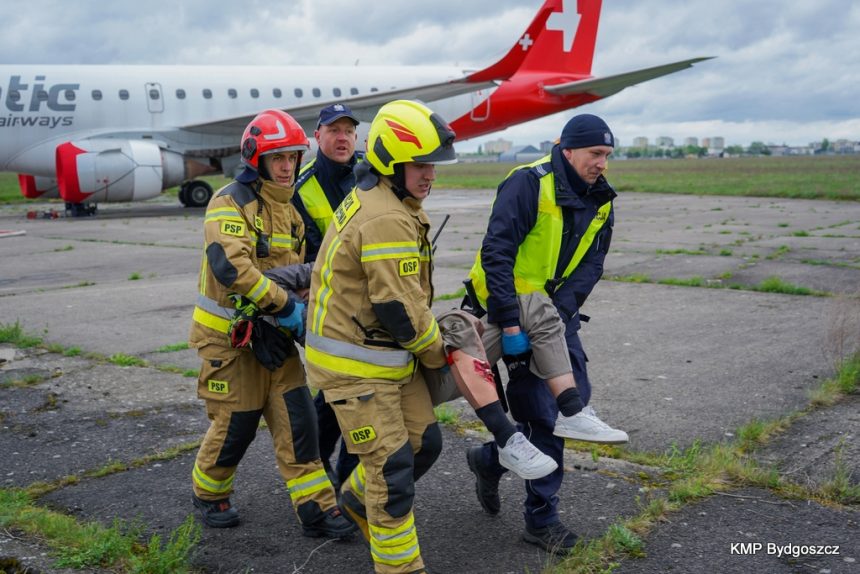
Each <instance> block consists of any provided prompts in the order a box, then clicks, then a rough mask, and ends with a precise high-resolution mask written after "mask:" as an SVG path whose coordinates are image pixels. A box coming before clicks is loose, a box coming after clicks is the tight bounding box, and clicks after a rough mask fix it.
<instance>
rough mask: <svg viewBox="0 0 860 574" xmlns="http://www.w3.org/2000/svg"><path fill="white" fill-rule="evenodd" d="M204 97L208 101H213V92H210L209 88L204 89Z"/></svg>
mask: <svg viewBox="0 0 860 574" xmlns="http://www.w3.org/2000/svg"><path fill="white" fill-rule="evenodd" d="M203 97H204V98H206V99H207V100H211V99H212V90H210V89H209V88H203Z"/></svg>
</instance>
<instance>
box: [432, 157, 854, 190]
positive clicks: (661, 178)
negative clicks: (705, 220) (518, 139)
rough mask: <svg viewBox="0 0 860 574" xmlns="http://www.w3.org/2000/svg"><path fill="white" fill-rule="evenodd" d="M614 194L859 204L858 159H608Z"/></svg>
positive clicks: (480, 170) (452, 170) (456, 171)
mask: <svg viewBox="0 0 860 574" xmlns="http://www.w3.org/2000/svg"><path fill="white" fill-rule="evenodd" d="M514 166H515V164H502V163H486V164H478V163H458V164H454V165H443V166H439V167H438V168H437V170H436V173H437V180H436V187H439V188H457V189H495V188H496V187H497V186H498V184H499V182H501V181H502V179H503V178H504V177H505V175H507V173H508V172H509V171H510V170H511V168H513V167H514ZM606 175H607V178H608V179H609V181H610V183H612V185H613V186H614V187H615V189H616V190H617V191H619V192H622V193H624V192H652V193H683V194H694V195H728V196H747V197H788V198H802V199H841V200H858V199H860V155H849V156H823V157H822V156H819V157H760V158H756V157H751V158H726V159H684V160H664V161H656V160H610V162H609V169H608V171H607V174H606Z"/></svg>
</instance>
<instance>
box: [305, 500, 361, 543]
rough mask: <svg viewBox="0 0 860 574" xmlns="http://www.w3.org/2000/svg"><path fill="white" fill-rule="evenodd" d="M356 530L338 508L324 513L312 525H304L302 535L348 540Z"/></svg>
mask: <svg viewBox="0 0 860 574" xmlns="http://www.w3.org/2000/svg"><path fill="white" fill-rule="evenodd" d="M356 529H357V527H356V525H355V524H353V523H352V522H350V521H349V520H347V519H346V517H345V516H344V515H343V513H342V512H341V511H340V508H338V507H337V506H335V507H334V508H332V509H331V510H329V511H328V512H326V513H324V514H323V515H322V517H321V518H319V519H318V520H316V521H314V522H312V523H310V524H302V534H303V535H305V536H307V537H309V538H319V537H320V536H325V537H326V538H348V537H350V536H352V533H353V532H355V531H356Z"/></svg>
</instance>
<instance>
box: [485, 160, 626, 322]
mask: <svg viewBox="0 0 860 574" xmlns="http://www.w3.org/2000/svg"><path fill="white" fill-rule="evenodd" d="M551 164H552V171H553V173H554V175H555V188H556V189H555V194H556V203H557V204H558V205H559V206H560V207H561V208H562V214H563V218H564V233H563V237H562V244H561V253H560V255H559V262H558V270H557V271H556V277H560V275H561V273H562V272H563V271H564V269H565V267H566V266H567V264H568V262H569V261H570V259H571V258H572V257H573V253H574V252H575V251H576V247H577V245H579V239H580V238H581V237H582V236H583V234H584V233H585V231H586V229H587V228H588V225H589V224H590V223H591V221H592V219H593V218H594V216H595V214H596V213H597V209H598V208H599V207H600V206H602V205H603V204H605V203H606V202H608V201H612V199H613V198H615V196H616V193H615V191H614V190H613V189H612V186H610V185H609V183H608V182H607V181H606V179H605V178H604V177H603V176H600V177H599V178H598V180H597V181H596V182H595V183H594V184H593V185H591V186H589V185H588V184H587V183H585V182H584V181H583V180H582V178H580V177H579V175H577V173H576V171H575V170H574V169H573V168H572V167H571V166H570V164H569V163H568V162H567V160H566V159H565V157H564V155H562V153H561V148H560V147H559V146H558V145H556V146H554V147H553V148H552V152H551ZM539 195H540V180H539V177H538V174H537V173H535V171H534V170H533V169H521V170H518V171H516V172H514V173H513V174H512V175H511V176H510V177H509V178H508V179H506V180H505V181H503V182H502V183H501V184H500V185H499V189H498V192H497V196H496V200H495V202H494V203H493V209H492V212H491V214H490V221H489V224H488V225H487V233H486V235H485V236H484V242H483V244H482V246H481V264H482V265H483V267H484V271H485V273H486V277H487V287H488V289H489V292H490V297H489V299H488V300H487V313H488V319H489V321H490V322H491V323H498V324H500V325H501V326H502V327H508V326H512V325H517V324H519V306H518V305H517V298H516V297H517V294H516V290H515V288H514V281H513V269H514V262H515V260H516V256H517V250H518V249H519V246H520V244H521V243H522V242H523V240H524V239H525V237H526V235H528V233H529V232H530V231H531V229H532V227H534V225H535V222H536V221H537V214H538V198H539ZM614 222H615V210H614V209H613V210H612V212H610V215H609V218H608V221H607V222H606V224H605V225H604V227H603V228H602V229H601V230H600V232H599V233H598V234H597V236H596V237H595V238H594V241H593V243H592V244H591V247H590V248H589V249H588V251H587V252H586V254H585V256H584V257H583V258H582V260H581V261H580V263H579V265H578V266H577V267H576V269H574V271H573V272H572V273H571V274H570V276H569V277H568V278H567V280H566V281H564V282H563V283H561V285H559V286H558V287H557V289H556V290H555V292H554V293H550V296H551V297H552V299H553V302H554V303H555V306H556V308H557V309H558V311H559V314H560V315H561V318H562V320H563V321H564V322H565V324H566V325H567V329H568V330H569V331H571V330H572V331H576V330H578V329H579V308H580V307H581V306H582V305H583V303H585V300H586V299H587V298H588V295H589V294H590V293H591V291H592V289H594V286H595V285H596V284H597V282H598V281H599V280H600V277H601V276H602V275H603V261H604V259H605V258H606V253H607V252H608V251H609V244H610V241H611V240H612V226H613V225H614Z"/></svg>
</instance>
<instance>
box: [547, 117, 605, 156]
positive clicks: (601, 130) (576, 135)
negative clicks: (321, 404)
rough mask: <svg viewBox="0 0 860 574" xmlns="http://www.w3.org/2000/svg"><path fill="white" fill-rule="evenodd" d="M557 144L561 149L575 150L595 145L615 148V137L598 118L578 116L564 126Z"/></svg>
mask: <svg viewBox="0 0 860 574" xmlns="http://www.w3.org/2000/svg"><path fill="white" fill-rule="evenodd" d="M558 143H559V145H560V146H561V149H576V148H580V147H591V146H595V145H608V146H610V147H615V137H614V136H613V135H612V131H611V130H610V129H609V126H608V125H606V122H604V121H603V120H602V119H600V118H599V117H597V116H595V115H592V114H580V115H578V116H574V117H572V118H571V119H570V120H569V121H568V122H567V123H566V124H565V126H564V129H563V130H561V137H560V138H559V140H558Z"/></svg>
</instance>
